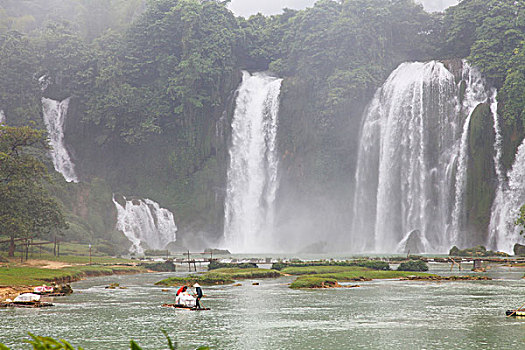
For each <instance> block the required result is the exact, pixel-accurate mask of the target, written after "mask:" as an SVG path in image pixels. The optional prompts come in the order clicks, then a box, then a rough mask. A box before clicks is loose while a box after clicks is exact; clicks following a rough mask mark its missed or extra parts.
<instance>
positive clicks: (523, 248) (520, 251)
mask: <svg viewBox="0 0 525 350" xmlns="http://www.w3.org/2000/svg"><path fill="white" fill-rule="evenodd" d="M513 250H514V255H517V256H525V245H521V244H519V243H516V244H514V249H513Z"/></svg>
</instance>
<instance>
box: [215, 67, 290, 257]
mask: <svg viewBox="0 0 525 350" xmlns="http://www.w3.org/2000/svg"><path fill="white" fill-rule="evenodd" d="M281 82H282V80H281V79H277V78H275V77H271V76H268V75H266V74H264V73H255V74H253V75H250V73H248V72H243V79H242V84H241V86H240V87H239V90H238V96H237V100H236V108H235V113H234V115H233V121H232V145H231V147H230V151H229V153H230V166H229V169H228V180H227V193H226V199H225V222H224V239H225V242H224V245H225V247H226V248H228V249H230V250H231V251H233V252H250V253H255V252H264V251H268V250H269V249H273V248H275V247H274V246H273V237H272V230H273V215H274V213H273V211H274V201H275V194H276V191H277V188H278V166H279V164H278V163H279V160H278V157H277V154H276V136H277V125H278V112H279V94H280V89H281Z"/></svg>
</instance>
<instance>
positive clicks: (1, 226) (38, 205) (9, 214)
mask: <svg viewBox="0 0 525 350" xmlns="http://www.w3.org/2000/svg"><path fill="white" fill-rule="evenodd" d="M38 147H41V148H44V149H45V148H47V142H46V140H45V136H44V133H43V132H42V131H38V130H33V129H31V128H29V127H20V128H16V127H9V126H0V231H1V232H3V233H7V234H8V235H9V237H10V238H11V246H10V249H9V256H13V254H14V239H15V238H27V239H31V238H35V237H39V236H43V235H47V234H49V233H50V232H51V231H52V230H55V231H59V230H61V229H64V228H67V224H66V222H65V220H64V217H63V214H62V210H61V208H60V207H59V206H58V204H57V202H56V200H55V199H54V198H52V197H51V196H50V195H49V193H48V191H47V190H46V189H45V187H44V186H43V182H44V180H45V179H46V173H47V170H46V168H45V167H44V164H43V163H42V162H41V161H40V160H39V159H38V158H36V157H35V156H33V155H31V154H30V153H29V152H30V149H31V148H33V149H37V148H38Z"/></svg>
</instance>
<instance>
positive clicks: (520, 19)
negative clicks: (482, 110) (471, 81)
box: [443, 0, 525, 124]
mask: <svg viewBox="0 0 525 350" xmlns="http://www.w3.org/2000/svg"><path fill="white" fill-rule="evenodd" d="M444 28H445V38H446V39H445V44H444V45H443V54H444V55H447V56H451V57H467V56H468V59H469V61H471V62H472V63H473V64H474V65H476V66H477V67H478V68H480V69H481V71H482V72H483V73H484V74H485V76H486V77H487V78H489V79H490V80H491V81H492V82H493V83H494V84H495V85H496V87H498V88H500V87H501V88H502V89H501V94H500V95H499V96H498V100H500V101H502V102H504V108H503V117H504V119H505V120H506V121H507V123H508V124H512V123H513V122H514V121H516V120H521V121H522V123H523V122H525V119H524V117H525V115H524V114H523V109H524V102H523V100H524V99H523V97H524V96H525V90H524V83H525V78H524V77H523V71H524V69H525V60H524V59H523V55H524V54H523V42H524V40H525V6H523V2H520V1H513V0H505V1H500V0H465V1H462V2H461V3H460V4H459V5H458V6H454V7H451V8H449V9H448V10H447V11H446V16H445V19H444Z"/></svg>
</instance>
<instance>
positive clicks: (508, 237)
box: [488, 140, 525, 254]
mask: <svg viewBox="0 0 525 350" xmlns="http://www.w3.org/2000/svg"><path fill="white" fill-rule="evenodd" d="M500 149H501V146H500ZM507 179H508V180H505V178H504V176H503V175H502V179H501V180H500V183H499V186H498V189H497V191H496V197H495V199H494V202H493V204H492V213H491V217H490V225H489V244H488V246H489V248H491V249H495V250H499V251H503V252H506V253H509V254H513V247H514V244H515V243H520V244H524V242H525V240H524V238H523V236H521V235H520V231H521V229H520V227H518V226H516V224H515V222H516V220H517V219H518V217H519V214H520V208H521V206H522V205H523V204H525V140H524V141H523V143H522V144H521V145H520V146H519V148H518V152H517V154H516V158H515V160H514V164H513V166H512V169H511V170H509V172H508V173H507Z"/></svg>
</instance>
